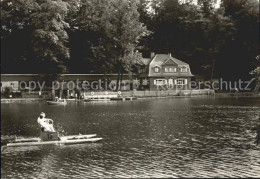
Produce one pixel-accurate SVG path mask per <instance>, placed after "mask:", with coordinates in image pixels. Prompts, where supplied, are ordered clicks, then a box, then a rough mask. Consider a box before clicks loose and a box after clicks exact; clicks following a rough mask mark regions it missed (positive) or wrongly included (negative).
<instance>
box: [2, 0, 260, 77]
mask: <svg viewBox="0 0 260 179" xmlns="http://www.w3.org/2000/svg"><path fill="white" fill-rule="evenodd" d="M219 3H220V4H219ZM1 32H2V33H1V45H2V47H1V61H2V64H1V66H2V73H118V75H119V76H120V74H122V73H128V72H135V70H136V69H137V68H138V63H136V62H138V59H139V58H140V57H141V54H140V53H142V55H143V56H144V57H149V54H150V52H155V53H171V54H172V55H173V56H174V57H176V58H178V59H180V60H184V61H185V62H187V63H189V64H190V66H191V70H192V72H193V74H199V75H202V76H203V77H204V78H207V79H212V78H220V77H222V78H224V79H226V80H237V79H238V78H242V79H247V78H248V77H249V71H251V70H252V69H254V66H255V65H256V60H255V57H256V56H257V55H258V54H259V2H258V1H257V0H222V1H221V2H218V3H217V2H216V1H215V0H198V2H197V3H196V4H195V3H194V1H192V0H73V1H72V0H2V1H1Z"/></svg>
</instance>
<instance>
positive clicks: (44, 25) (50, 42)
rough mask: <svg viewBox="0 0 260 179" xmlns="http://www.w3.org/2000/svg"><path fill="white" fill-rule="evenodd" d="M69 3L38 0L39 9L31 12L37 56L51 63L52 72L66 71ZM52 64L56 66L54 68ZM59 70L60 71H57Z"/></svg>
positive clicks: (33, 45)
mask: <svg viewBox="0 0 260 179" xmlns="http://www.w3.org/2000/svg"><path fill="white" fill-rule="evenodd" d="M67 12H68V4H67V3H65V2H63V1H62V0H38V8H37V10H36V11H35V12H34V13H32V14H31V16H30V18H31V20H32V22H31V23H32V24H31V25H32V28H33V29H34V30H33V34H32V49H33V52H34V53H35V55H36V58H38V59H39V60H42V61H46V62H47V63H50V68H51V72H53V73H57V72H58V73H64V72H65V67H64V65H63V61H64V60H66V59H68V58H69V56H70V55H69V49H68V48H67V47H66V45H65V43H66V42H67V40H68V34H67V32H66V30H65V29H66V28H68V27H69V24H68V23H66V22H65V21H64V19H65V17H66V15H67ZM52 65H54V66H55V68H52ZM57 70H59V71H57Z"/></svg>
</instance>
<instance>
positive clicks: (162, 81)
mask: <svg viewBox="0 0 260 179" xmlns="http://www.w3.org/2000/svg"><path fill="white" fill-rule="evenodd" d="M166 84H167V79H155V80H154V85H156V86H157V85H166Z"/></svg>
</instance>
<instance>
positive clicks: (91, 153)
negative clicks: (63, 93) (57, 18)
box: [1, 97, 260, 178]
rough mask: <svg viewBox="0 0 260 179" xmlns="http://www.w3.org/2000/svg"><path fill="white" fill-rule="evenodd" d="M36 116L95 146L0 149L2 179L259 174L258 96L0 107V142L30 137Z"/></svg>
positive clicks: (35, 131)
mask: <svg viewBox="0 0 260 179" xmlns="http://www.w3.org/2000/svg"><path fill="white" fill-rule="evenodd" d="M41 112H45V113H46V117H48V118H51V119H53V120H54V124H56V127H57V128H59V130H60V131H62V129H63V130H64V131H65V132H63V134H67V135H72V134H79V133H81V134H97V136H98V137H102V138H104V139H103V140H102V141H101V142H99V143H91V144H78V145H68V146H67V145H65V146H63V145H60V146H33V147H16V148H5V149H4V150H3V151H2V152H1V177H2V178H115V177H120V178H124V177H127V178H129V177H138V178H140V177H144V178H145V177H160V178H162V177H260V147H257V146H255V144H254V143H253V142H254V138H255V136H256V133H255V131H254V130H253V129H252V128H253V127H255V126H256V125H257V123H258V117H259V114H260V100H259V98H214V97H205V98H204V97H198V98H197V97H195V98H168V99H166V98H162V99H142V100H137V101H107V102H106V101H103V102H70V103H69V104H68V105H67V106H49V105H47V104H46V103H45V102H31V103H13V104H1V132H2V136H1V137H2V139H8V138H10V137H14V135H16V136H18V137H36V136H38V135H39V127H38V124H37V118H38V116H39V114H40V113H41Z"/></svg>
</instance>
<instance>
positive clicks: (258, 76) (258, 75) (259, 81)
mask: <svg viewBox="0 0 260 179" xmlns="http://www.w3.org/2000/svg"><path fill="white" fill-rule="evenodd" d="M255 59H256V60H257V61H259V62H260V55H258V56H256V57H255ZM249 74H250V75H253V76H254V78H252V79H251V82H252V81H254V80H255V81H256V86H255V89H254V91H255V92H256V93H257V92H258V91H259V89H260V66H258V67H256V69H254V70H253V71H251V72H250V73H249Z"/></svg>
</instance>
